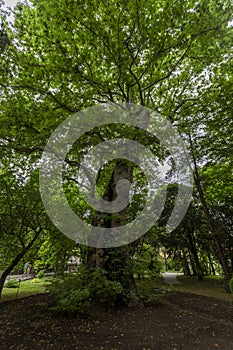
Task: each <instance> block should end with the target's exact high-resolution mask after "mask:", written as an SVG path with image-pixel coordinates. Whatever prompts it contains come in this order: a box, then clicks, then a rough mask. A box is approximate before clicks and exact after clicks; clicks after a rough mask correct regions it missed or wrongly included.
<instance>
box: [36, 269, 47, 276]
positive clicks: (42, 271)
mask: <svg viewBox="0 0 233 350" xmlns="http://www.w3.org/2000/svg"><path fill="white" fill-rule="evenodd" d="M45 271H46V270H40V271H39V272H37V274H36V276H37V277H38V278H42V277H44V274H45Z"/></svg>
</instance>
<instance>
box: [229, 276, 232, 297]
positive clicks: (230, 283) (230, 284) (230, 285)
mask: <svg viewBox="0 0 233 350" xmlns="http://www.w3.org/2000/svg"><path fill="white" fill-rule="evenodd" d="M229 287H230V291H231V293H232V294H233V277H232V278H231V280H230V282H229Z"/></svg>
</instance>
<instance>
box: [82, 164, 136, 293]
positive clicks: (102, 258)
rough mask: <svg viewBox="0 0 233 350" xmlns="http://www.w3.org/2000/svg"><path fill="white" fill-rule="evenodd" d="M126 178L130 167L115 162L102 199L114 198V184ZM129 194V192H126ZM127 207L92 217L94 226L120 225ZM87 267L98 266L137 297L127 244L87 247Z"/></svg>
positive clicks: (130, 174)
mask: <svg viewBox="0 0 233 350" xmlns="http://www.w3.org/2000/svg"><path fill="white" fill-rule="evenodd" d="M122 179H126V180H129V181H132V168H131V167H130V166H129V164H128V163H127V162H125V161H119V162H117V163H116V165H115V167H114V170H113V173H112V176H111V178H110V180H109V183H108V186H107V188H106V190H105V194H104V196H103V199H105V200H107V201H109V202H111V201H113V200H115V199H116V197H117V193H116V184H117V183H118V182H119V181H120V180H122ZM128 195H129V194H128ZM127 215H128V208H127V207H126V208H125V209H123V210H122V211H120V212H119V213H114V214H113V215H111V214H109V215H108V217H107V218H106V217H105V219H104V220H103V219H102V218H101V216H99V217H98V215H97V217H96V218H95V219H94V223H95V225H96V226H98V225H100V226H103V225H104V227H106V228H107V227H109V228H110V227H120V226H122V225H124V224H125V223H126V222H127ZM87 266H88V267H90V268H91V267H96V268H97V267H100V268H103V269H105V270H106V271H107V275H108V278H109V279H110V280H116V281H118V282H120V283H121V284H122V286H123V287H124V289H125V291H126V292H127V294H129V295H130V296H131V299H132V300H133V299H135V300H136V299H138V297H137V291H136V285H135V281H134V276H133V272H132V271H131V268H130V266H131V256H130V249H129V247H128V245H126V246H121V247H119V248H118V247H117V248H108V249H102V248H89V251H88V261H87Z"/></svg>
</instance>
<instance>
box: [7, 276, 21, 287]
mask: <svg viewBox="0 0 233 350" xmlns="http://www.w3.org/2000/svg"><path fill="white" fill-rule="evenodd" d="M18 287H19V282H18V281H17V280H16V279H15V278H12V279H11V280H9V281H8V282H7V283H5V285H4V288H18Z"/></svg>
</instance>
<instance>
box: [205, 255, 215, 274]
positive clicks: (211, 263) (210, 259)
mask: <svg viewBox="0 0 233 350" xmlns="http://www.w3.org/2000/svg"><path fill="white" fill-rule="evenodd" d="M207 256H208V260H209V264H210V272H211V273H212V274H213V275H214V276H215V275H216V272H215V268H214V264H213V262H212V258H211V256H210V253H208V254H207Z"/></svg>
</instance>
